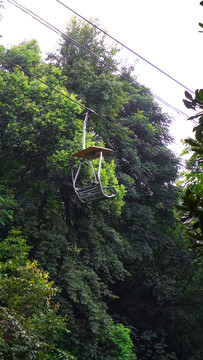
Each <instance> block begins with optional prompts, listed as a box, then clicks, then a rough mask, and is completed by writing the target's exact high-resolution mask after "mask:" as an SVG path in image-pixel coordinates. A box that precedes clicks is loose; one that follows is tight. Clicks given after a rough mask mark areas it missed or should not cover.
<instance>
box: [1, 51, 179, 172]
mask: <svg viewBox="0 0 203 360" xmlns="http://www.w3.org/2000/svg"><path fill="white" fill-rule="evenodd" d="M0 58H1V59H2V60H3V61H6V62H7V63H9V64H10V65H12V66H13V67H15V68H17V69H19V70H21V71H23V72H24V73H25V74H27V75H29V76H31V77H33V78H34V79H36V80H38V81H39V82H41V83H42V84H44V85H46V86H47V87H49V88H50V89H52V90H54V91H56V92H57V93H58V94H60V95H62V96H64V97H65V98H67V99H68V100H70V101H72V102H74V103H75V104H77V105H79V106H80V107H82V108H83V109H85V110H86V111H88V112H90V113H92V114H94V115H96V116H97V117H99V118H100V119H102V120H104V121H106V122H108V123H109V124H110V125H112V126H114V127H116V128H117V129H119V130H120V131H122V132H125V133H126V134H127V135H128V136H130V137H131V138H132V139H133V140H135V139H137V140H138V141H140V142H141V143H142V144H144V145H147V146H149V147H150V148H152V149H153V150H156V151H157V152H158V153H161V154H167V152H166V151H165V149H164V151H163V149H162V150H159V149H158V148H157V146H152V145H151V144H150V143H148V142H146V141H144V140H142V139H140V138H138V137H137V135H136V134H133V133H132V132H129V131H127V130H126V129H124V128H123V127H120V126H119V125H117V124H115V123H114V122H112V121H111V120H109V119H107V118H105V117H104V116H102V115H100V114H98V113H97V112H96V111H94V110H93V109H91V108H88V107H87V106H85V105H83V104H81V103H80V102H78V101H76V100H74V99H72V98H71V97H70V96H68V95H66V94H65V93H63V92H62V91H60V90H58V89H57V88H55V87H54V86H52V85H50V84H49V83H47V82H46V81H44V80H42V79H41V78H39V77H38V76H36V75H34V74H32V73H31V72H29V71H27V70H26V69H24V68H23V67H22V66H20V65H18V64H15V63H14V62H13V61H11V60H9V59H6V58H5V57H4V56H2V55H0ZM167 155H168V154H167ZM181 165H182V164H181ZM183 166H184V165H183Z"/></svg>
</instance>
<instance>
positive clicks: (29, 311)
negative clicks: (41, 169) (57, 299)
mask: <svg viewBox="0 0 203 360" xmlns="http://www.w3.org/2000/svg"><path fill="white" fill-rule="evenodd" d="M28 252H29V246H27V245H26V240H25V238H24V237H23V236H22V234H21V232H20V231H18V230H12V231H11V232H10V233H9V235H8V237H7V238H6V239H4V240H3V241H1V242H0V288H1V293H0V310H1V311H0V355H1V359H2V360H3V359H6V360H9V359H14V358H15V359H19V360H20V359H22V360H23V359H32V360H35V359H36V360H38V359H41V360H45V359H53V358H54V359H64V360H65V359H67V360H68V359H73V357H72V356H70V355H68V353H65V352H63V351H62V350H60V349H59V348H57V343H58V341H59V339H60V337H61V335H62V334H63V332H65V331H66V321H65V319H64V318H62V317H61V316H60V315H58V314H57V308H58V305H57V304H54V302H53V297H54V296H55V294H56V292H57V291H58V289H57V288H54V287H53V282H50V281H49V280H48V273H46V272H43V271H41V270H40V269H39V268H38V266H37V263H36V262H31V261H29V260H28Z"/></svg>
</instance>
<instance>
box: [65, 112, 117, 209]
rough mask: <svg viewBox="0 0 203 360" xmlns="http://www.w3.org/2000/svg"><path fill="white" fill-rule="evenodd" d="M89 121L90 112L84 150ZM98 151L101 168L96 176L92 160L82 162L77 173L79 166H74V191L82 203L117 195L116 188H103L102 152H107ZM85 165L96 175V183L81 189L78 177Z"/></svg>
mask: <svg viewBox="0 0 203 360" xmlns="http://www.w3.org/2000/svg"><path fill="white" fill-rule="evenodd" d="M87 120H88V112H87V113H86V116H85V120H84V126H83V150H85V140H86V126H87ZM97 148H98V147H97ZM88 149H90V148H88ZM98 149H99V166H98V172H97V174H96V172H95V170H94V167H93V165H92V163H91V161H90V160H85V161H82V162H81V163H80V164H79V166H78V168H77V170H76V172H75V171H74V168H75V167H76V166H77V165H75V166H73V168H72V181H73V188H74V191H75V193H76V195H77V197H78V198H79V200H80V201H81V202H82V203H88V202H92V201H94V200H101V199H111V198H113V197H115V196H116V195H117V191H116V189H115V188H114V186H102V183H101V178H100V173H101V164H102V156H103V152H102V151H104V152H105V148H98ZM106 150H108V152H109V151H112V150H110V149H106ZM74 156H82V155H78V154H75V155H74ZM83 156H84V155H83ZM84 164H89V166H90V167H91V169H92V172H93V175H94V181H93V182H92V183H90V184H89V185H87V186H84V187H81V188H79V187H77V186H76V183H77V180H78V176H79V173H80V170H81V167H82V166H83V165H84ZM105 189H111V190H112V192H111V194H110V195H107V194H105Z"/></svg>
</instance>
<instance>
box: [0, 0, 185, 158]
mask: <svg viewBox="0 0 203 360" xmlns="http://www.w3.org/2000/svg"><path fill="white" fill-rule="evenodd" d="M7 1H9V2H10V3H11V4H12V5H14V6H16V7H18V8H19V9H20V10H22V11H24V12H26V13H27V14H28V15H30V16H32V17H33V18H34V19H36V20H37V21H39V22H41V23H42V24H43V25H45V26H46V27H48V28H50V29H51V30H53V31H55V32H56V33H60V34H62V35H63V36H65V37H67V38H68V39H69V40H71V41H73V42H74V43H76V44H77V46H79V47H82V48H83V49H85V51H88V52H89V53H91V54H92V55H94V56H95V57H97V59H98V60H99V61H102V60H101V59H100V58H99V57H98V56H97V55H96V54H94V53H92V52H91V51H90V50H89V49H87V48H85V47H84V46H83V45H81V44H79V43H78V42H77V41H75V40H73V39H72V38H70V37H69V36H67V35H65V34H64V33H62V32H61V31H60V30H59V29H57V28H55V27H54V26H52V25H51V24H49V23H48V22H46V21H45V20H43V19H41V18H40V17H39V16H38V15H36V14H34V13H33V12H32V11H30V10H28V9H26V8H24V7H23V6H22V5H20V4H18V3H17V2H16V1H14V0H12V1H11V0H7ZM39 19H40V20H39ZM0 57H1V58H2V59H3V60H4V61H7V62H9V63H10V64H12V65H13V66H14V67H17V68H19V69H20V70H22V71H23V72H25V73H26V74H28V75H30V76H33V77H34V78H35V79H37V80H38V81H40V82H42V83H43V84H45V85H46V86H48V87H50V88H51V89H53V90H55V91H56V92H58V93H60V94H61V95H63V96H65V97H66V98H67V99H69V100H71V101H73V102H75V103H76V104H78V105H79V106H81V107H83V108H84V109H85V110H87V111H89V112H91V113H93V114H94V115H96V116H97V117H99V118H101V119H102V120H104V121H106V122H108V123H110V124H111V125H112V126H114V127H116V128H118V129H119V130H121V131H123V132H125V133H126V134H128V135H129V136H130V137H131V138H132V139H135V138H137V136H136V135H135V134H132V132H129V131H127V130H125V129H124V128H121V127H120V126H119V125H117V124H115V123H113V122H112V121H110V120H108V119H106V118H105V117H103V116H102V115H100V114H98V113H96V112H95V111H94V110H92V109H90V108H88V107H87V106H85V105H82V104H80V103H79V102H77V101H75V100H73V99H71V98H70V97H69V96H67V95H65V94H64V93H62V92H61V91H59V90H57V89H56V88H54V87H53V86H51V85H49V84H48V83H46V82H44V81H43V80H41V79H40V78H38V77H37V76H35V75H33V74H31V73H29V72H28V71H27V70H25V69H23V68H22V67H21V66H19V65H17V64H15V63H13V62H12V61H10V60H8V59H6V58H4V57H2V56H0ZM102 62H103V61H102ZM103 63H104V62H103ZM105 65H107V62H105ZM109 65H110V64H109ZM110 66H111V65H110ZM116 70H117V71H118V69H116ZM121 74H122V73H121ZM122 75H123V74H122ZM154 95H155V94H154ZM152 96H153V95H152ZM157 98H158V97H157ZM159 99H160V98H159ZM161 100H162V99H161ZM162 101H163V100H162ZM176 110H178V109H176ZM179 111H180V110H178V112H179ZM183 114H184V113H183ZM184 115H185V116H187V115H186V114H184ZM139 141H140V142H141V143H143V144H144V145H147V146H149V147H151V148H152V149H154V148H153V146H152V145H151V144H149V143H147V142H145V141H143V140H141V139H139ZM156 150H157V152H159V153H164V152H163V151H160V150H158V149H156ZM165 153H166V152H165Z"/></svg>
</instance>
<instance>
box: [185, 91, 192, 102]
mask: <svg viewBox="0 0 203 360" xmlns="http://www.w3.org/2000/svg"><path fill="white" fill-rule="evenodd" d="M185 96H186V98H187V99H189V100H193V98H192V95H191V94H190V93H189V92H188V91H185Z"/></svg>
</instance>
